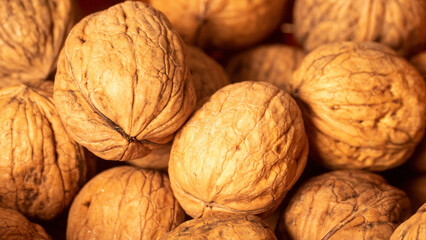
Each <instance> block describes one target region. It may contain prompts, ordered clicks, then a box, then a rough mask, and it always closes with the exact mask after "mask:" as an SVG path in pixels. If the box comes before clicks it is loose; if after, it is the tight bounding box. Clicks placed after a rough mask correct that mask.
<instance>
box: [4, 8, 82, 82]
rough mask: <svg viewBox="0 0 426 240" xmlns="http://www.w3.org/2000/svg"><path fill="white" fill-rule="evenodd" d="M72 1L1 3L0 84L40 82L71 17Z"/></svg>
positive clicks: (53, 64) (50, 67)
mask: <svg viewBox="0 0 426 240" xmlns="http://www.w3.org/2000/svg"><path fill="white" fill-rule="evenodd" d="M73 2H74V1H72V0H14V1H2V3H1V4H0V26H1V27H0V53H1V58H0V87H2V86H6V85H10V84H16V83H26V84H33V83H37V82H40V81H43V80H44V79H46V78H47V77H48V75H49V74H50V73H51V72H52V71H53V70H54V69H55V68H56V60H57V57H58V54H59V51H60V49H61V47H62V45H63V42H64V39H65V37H66V35H67V33H68V31H69V29H70V28H71V26H72V24H73V22H74V19H73V13H74V10H73V8H74V6H73Z"/></svg>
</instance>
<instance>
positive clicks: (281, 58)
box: [226, 44, 305, 91]
mask: <svg viewBox="0 0 426 240" xmlns="http://www.w3.org/2000/svg"><path fill="white" fill-rule="evenodd" d="M304 56H305V54H304V52H303V51H302V50H300V49H299V48H295V47H292V46H286V45H282V44H273V45H263V46H259V47H257V48H254V49H251V50H248V51H245V52H242V53H240V54H238V55H236V56H234V57H232V58H231V59H230V60H229V62H228V63H227V65H226V70H227V72H228V73H229V76H230V78H231V79H232V81H233V82H241V81H265V82H269V83H272V84H275V85H276V86H278V87H280V88H281V89H284V90H286V91H287V90H288V89H286V88H287V87H288V85H289V82H290V79H291V77H292V75H293V72H294V71H295V70H296V68H297V67H298V66H299V65H300V62H301V61H302V59H303V57H304Z"/></svg>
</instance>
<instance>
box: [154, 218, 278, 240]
mask: <svg viewBox="0 0 426 240" xmlns="http://www.w3.org/2000/svg"><path fill="white" fill-rule="evenodd" d="M173 239H176V240H178V239H182V240H184V239H191V240H203V239H209V240H214V239H217V240H219V239H253V240H255V239H259V240H260V239H262V240H275V239H277V238H276V237H275V234H274V232H273V231H272V230H271V229H270V228H269V227H268V226H267V225H266V224H265V223H263V222H262V220H261V219H260V218H258V217H256V216H253V215H248V216H246V215H218V216H212V217H207V218H197V219H192V220H189V221H187V222H184V223H182V224H181V225H180V226H179V227H177V228H175V229H174V230H173V231H171V232H169V233H168V234H167V235H165V236H164V237H162V238H161V240H173Z"/></svg>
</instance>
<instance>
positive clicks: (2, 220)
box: [0, 208, 52, 240]
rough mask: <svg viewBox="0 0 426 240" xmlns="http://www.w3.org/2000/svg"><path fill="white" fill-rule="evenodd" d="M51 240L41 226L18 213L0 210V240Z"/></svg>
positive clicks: (4, 209)
mask: <svg viewBox="0 0 426 240" xmlns="http://www.w3.org/2000/svg"><path fill="white" fill-rule="evenodd" d="M11 239H13V240H28V239H30V240H51V239H52V238H51V237H50V236H49V235H48V234H47V233H46V231H45V230H44V229H43V227H42V226H40V225H38V224H36V223H32V222H30V221H29V220H28V219H27V218H26V217H25V216H24V215H22V214H21V213H20V212H18V211H16V210H12V209H6V208H0V240H11Z"/></svg>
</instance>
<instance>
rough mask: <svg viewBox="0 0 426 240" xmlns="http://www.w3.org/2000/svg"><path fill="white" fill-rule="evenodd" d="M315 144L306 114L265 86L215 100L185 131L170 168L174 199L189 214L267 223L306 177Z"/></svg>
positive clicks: (233, 89)
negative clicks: (240, 217) (248, 217)
mask: <svg viewBox="0 0 426 240" xmlns="http://www.w3.org/2000/svg"><path fill="white" fill-rule="evenodd" d="M307 154H308V142H307V137H306V134H305V129H304V125H303V119H302V115H301V112H300V109H299V107H298V106H297V104H296V102H295V101H294V100H293V99H292V98H291V97H290V95H289V94H287V93H285V92H284V91H282V90H280V89H278V88H277V87H275V86H274V85H272V84H270V83H266V82H248V81H247V82H241V83H235V84H231V85H228V86H225V87H224V88H221V89H220V90H219V91H217V92H216V93H214V94H213V95H212V96H211V97H210V100H209V101H207V102H206V103H205V104H204V105H203V106H202V107H201V108H200V109H198V110H197V111H196V112H195V113H194V114H193V115H192V116H191V117H190V119H189V120H188V121H187V123H185V125H184V126H183V127H182V128H181V129H180V130H179V131H178V133H177V134H176V136H175V139H174V141H173V145H172V150H171V153H170V161H169V176H170V182H171V186H172V189H173V193H174V194H175V196H176V198H177V199H178V201H179V203H180V204H181V206H182V207H183V209H184V210H185V212H186V213H187V214H188V215H190V216H192V217H194V218H198V217H205V216H209V215H214V214H216V213H217V212H231V213H242V214H258V215H262V217H263V216H266V215H268V214H269V213H271V212H273V211H274V210H275V209H276V208H277V207H278V205H279V204H280V203H281V201H282V199H283V198H284V196H285V194H286V193H287V191H288V190H289V189H290V188H291V187H292V186H293V184H294V183H295V182H296V180H297V179H298V178H299V176H300V175H301V173H302V171H303V169H304V167H305V164H306V159H307Z"/></svg>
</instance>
